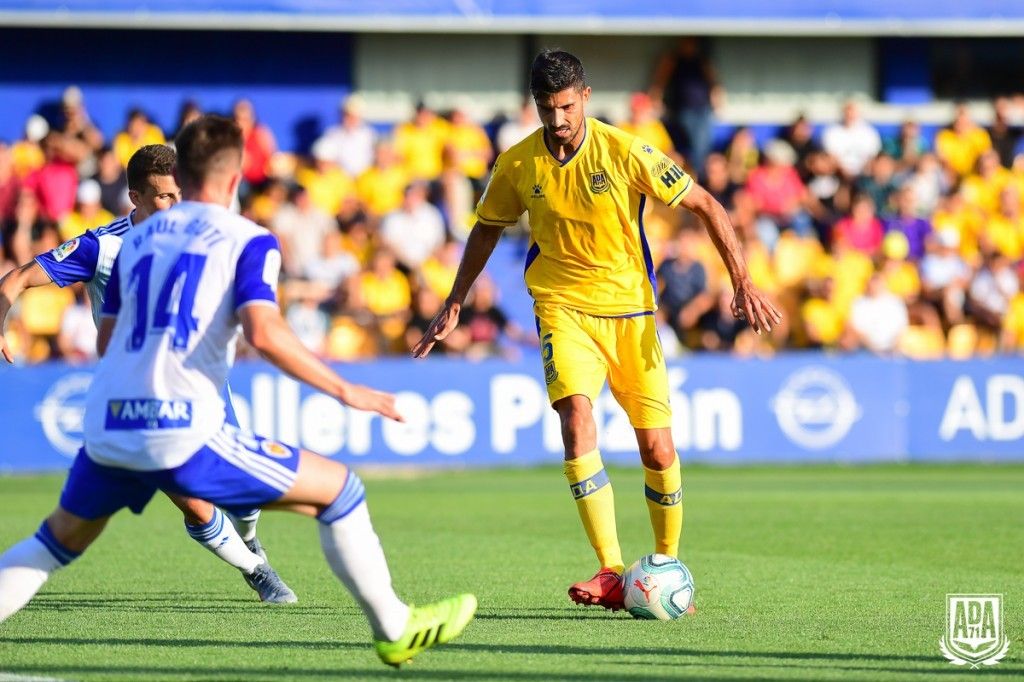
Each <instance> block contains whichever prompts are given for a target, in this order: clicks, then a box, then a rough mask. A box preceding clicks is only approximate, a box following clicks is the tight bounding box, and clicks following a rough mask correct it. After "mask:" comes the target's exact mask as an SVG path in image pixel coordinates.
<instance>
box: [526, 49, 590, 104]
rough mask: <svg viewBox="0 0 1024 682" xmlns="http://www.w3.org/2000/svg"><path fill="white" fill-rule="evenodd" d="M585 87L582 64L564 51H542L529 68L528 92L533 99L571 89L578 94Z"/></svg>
mask: <svg viewBox="0 0 1024 682" xmlns="http://www.w3.org/2000/svg"><path fill="white" fill-rule="evenodd" d="M585 87H587V74H586V73H585V72H584V71H583V63H582V62H580V60H579V59H577V58H576V56H575V55H571V54H569V53H568V52H565V51H564V50H544V51H543V52H541V53H540V54H539V55H537V57H536V58H535V59H534V60H533V66H531V67H530V92H531V93H533V96H534V98H536V97H540V96H541V95H553V94H555V93H556V92H561V91H562V90H567V89H568V88H572V89H573V90H575V91H576V92H580V91H582V90H583V88H585Z"/></svg>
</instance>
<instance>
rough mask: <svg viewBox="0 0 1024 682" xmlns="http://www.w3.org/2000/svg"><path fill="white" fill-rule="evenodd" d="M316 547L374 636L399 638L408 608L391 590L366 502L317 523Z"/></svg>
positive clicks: (389, 573) (389, 578)
mask: <svg viewBox="0 0 1024 682" xmlns="http://www.w3.org/2000/svg"><path fill="white" fill-rule="evenodd" d="M320 547H321V548H322V549H323V551H324V557H326V559H327V563H328V564H330V565H331V570H333V571H334V575H336V576H338V579H339V580H341V582H342V583H344V585H345V587H346V588H348V591H349V592H351V593H352V596H353V597H355V600H356V601H357V602H359V605H360V606H361V607H362V609H363V613H365V614H366V617H367V618H368V619H369V621H370V627H371V628H373V634H374V636H375V637H376V638H377V639H386V640H388V641H395V640H397V639H398V638H399V637H401V636H402V633H403V632H404V631H405V625H406V623H407V622H408V620H409V607H408V606H406V605H405V603H404V602H402V600H401V599H399V598H398V595H396V594H395V591H394V590H393V589H392V588H391V572H390V571H389V570H388V562H387V559H385V558H384V549H383V548H382V547H381V545H380V538H378V537H377V533H376V532H374V530H373V524H372V523H371V521H370V511H369V509H367V507H366V502H360V503H359V504H358V505H357V506H356V507H354V508H353V509H352V510H351V511H349V512H348V513H347V514H345V516H343V517H342V518H340V519H338V520H336V521H334V522H333V523H329V524H328V523H321V524H320Z"/></svg>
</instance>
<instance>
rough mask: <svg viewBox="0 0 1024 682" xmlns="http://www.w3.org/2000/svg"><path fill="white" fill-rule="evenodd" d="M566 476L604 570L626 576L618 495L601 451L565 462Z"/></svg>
mask: <svg viewBox="0 0 1024 682" xmlns="http://www.w3.org/2000/svg"><path fill="white" fill-rule="evenodd" d="M565 477H566V478H567V479H569V490H570V491H572V496H573V498H575V499H576V507H577V508H578V509H579V512H580V519H581V520H582V521H583V528H584V529H585V530H586V531H587V538H588V539H589V540H590V545H591V547H593V548H594V551H595V552H596V553H597V559H598V561H600V562H601V568H612V569H615V570H616V571H618V572H619V573H622V568H623V564H622V551H621V550H620V549H619V537H618V535H617V534H616V532H615V495H614V494H613V493H612V484H611V482H609V480H608V474H607V472H605V470H604V464H603V463H602V462H601V453H600V452H598V451H597V450H594V451H593V452H588V453H587V454H585V455H583V456H582V457H577V458H576V459H571V460H567V461H566V462H565Z"/></svg>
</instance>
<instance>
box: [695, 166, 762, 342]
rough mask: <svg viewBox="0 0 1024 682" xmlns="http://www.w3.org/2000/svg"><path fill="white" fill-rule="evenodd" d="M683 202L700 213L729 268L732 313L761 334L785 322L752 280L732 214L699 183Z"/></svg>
mask: <svg viewBox="0 0 1024 682" xmlns="http://www.w3.org/2000/svg"><path fill="white" fill-rule="evenodd" d="M682 205H683V206H685V207H686V208H688V209H689V210H691V211H693V212H694V213H696V214H697V215H698V216H699V217H700V219H701V221H702V222H703V223H704V225H705V227H707V230H708V234H709V235H711V241H713V242H714V243H715V248H716V249H718V254H719V255H720V256H721V257H722V261H723V262H724V263H725V267H726V269H727V270H728V271H729V277H730V279H732V287H733V291H734V292H735V293H734V294H733V299H732V314H733V315H734V316H735V317H736V318H738V319H741V320H742V319H745V320H747V322H749V323H750V326H751V327H752V328H753V329H754V331H755V332H757V333H758V334H760V333H761V331H762V330H763V331H766V332H770V331H771V330H772V325H773V324H778V323H780V322H782V315H781V314H780V313H779V311H778V310H776V309H775V306H773V305H772V304H771V302H770V301H769V300H768V298H767V297H766V296H765V295H764V294H763V293H761V292H760V291H758V289H757V287H755V286H754V283H753V282H752V281H751V280H750V272H749V271H748V270H747V263H746V261H745V260H744V258H743V247H742V246H741V245H740V240H739V239H738V238H737V237H736V231H735V230H734V229H733V227H732V223H730V222H729V214H728V213H726V211H725V209H724V208H723V207H722V205H721V204H720V203H718V201H717V200H716V199H715V198H714V197H713V196H711V195H710V194H708V193H707V191H706V190H705V189H704V188H703V187H701V186H699V185H695V186H694V187H693V189H691V190H690V192H689V194H687V195H686V197H684V198H683V201H682Z"/></svg>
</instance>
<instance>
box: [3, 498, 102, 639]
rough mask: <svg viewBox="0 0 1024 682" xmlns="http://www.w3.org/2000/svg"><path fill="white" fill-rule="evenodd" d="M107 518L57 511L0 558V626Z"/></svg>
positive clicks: (93, 536)
mask: <svg viewBox="0 0 1024 682" xmlns="http://www.w3.org/2000/svg"><path fill="white" fill-rule="evenodd" d="M109 518H110V517H103V518H99V519H83V518H81V517H79V516H75V515H74V514H72V513H70V512H68V511H65V510H64V509H61V508H60V507H58V508H57V509H56V510H55V511H54V512H53V513H52V514H50V515H49V516H48V517H47V518H46V520H45V521H43V523H42V525H40V526H39V530H38V531H36V533H35V535H33V536H31V537H28V538H25V539H24V540H22V541H21V542H19V543H18V544H16V545H15V546H14V547H11V548H10V549H8V550H7V551H6V552H4V553H3V555H0V622H3V621H4V620H6V619H7V618H9V617H10V616H11V615H13V614H15V613H17V612H18V611H20V610H21V608H22V607H23V606H25V604H27V603H28V602H29V600H30V599H32V597H33V596H35V594H36V592H38V591H39V589H40V588H41V587H42V586H43V585H44V584H45V583H46V581H47V580H48V579H49V577H50V575H51V574H52V573H53V572H54V571H57V570H59V569H61V568H63V567H64V566H67V565H68V564H70V563H71V562H72V561H74V560H75V559H77V558H78V557H79V556H80V555H81V554H82V552H84V551H85V550H86V549H87V548H88V547H89V545H91V544H92V543H93V541H95V540H96V538H98V537H99V536H100V533H102V532H103V529H104V527H106V525H107V521H108V520H109Z"/></svg>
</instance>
